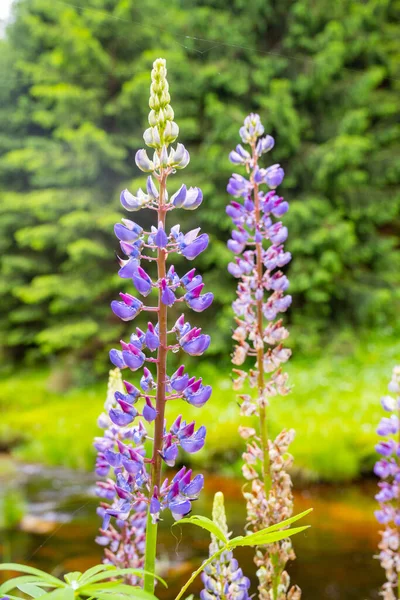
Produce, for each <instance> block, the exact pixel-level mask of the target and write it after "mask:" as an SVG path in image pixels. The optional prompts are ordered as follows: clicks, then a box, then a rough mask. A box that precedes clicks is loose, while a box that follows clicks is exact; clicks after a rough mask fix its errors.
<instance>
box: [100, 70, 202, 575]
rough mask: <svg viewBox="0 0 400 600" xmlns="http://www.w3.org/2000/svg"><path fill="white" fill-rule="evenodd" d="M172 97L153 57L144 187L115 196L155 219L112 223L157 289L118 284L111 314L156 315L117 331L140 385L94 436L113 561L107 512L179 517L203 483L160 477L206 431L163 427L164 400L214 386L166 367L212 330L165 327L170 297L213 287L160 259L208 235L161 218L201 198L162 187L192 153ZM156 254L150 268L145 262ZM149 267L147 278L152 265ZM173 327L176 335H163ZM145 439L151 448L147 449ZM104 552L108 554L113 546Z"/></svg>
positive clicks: (129, 521) (127, 271) (146, 281)
mask: <svg viewBox="0 0 400 600" xmlns="http://www.w3.org/2000/svg"><path fill="white" fill-rule="evenodd" d="M169 98H170V96H169V92H168V83H167V80H166V67H165V61H164V60H162V59H158V60H156V61H155V63H154V66H153V71H152V83H151V88H150V109H151V110H150V114H149V124H150V127H149V128H148V129H147V130H146V131H145V133H144V136H143V137H144V140H145V142H146V144H147V145H148V146H149V147H150V148H152V152H151V155H150V154H149V155H148V154H147V152H146V151H145V150H139V151H138V152H137V153H136V156H135V161H136V164H137V166H138V167H139V169H141V170H142V171H144V172H146V173H148V174H149V176H148V178H147V182H146V189H145V191H143V190H139V191H138V192H137V193H132V192H130V191H128V190H124V191H123V192H122V193H121V204H122V206H123V207H124V208H125V209H126V210H128V211H138V210H140V209H141V208H145V209H147V210H148V211H154V213H155V218H154V222H153V224H152V225H150V227H149V226H148V225H146V227H145V228H142V226H141V225H139V224H137V223H135V222H134V221H130V220H128V219H123V220H122V223H119V224H117V225H116V226H115V234H116V236H117V238H118V239H119V241H120V247H121V251H122V253H123V255H124V256H125V257H126V258H119V267H120V269H119V275H120V277H121V278H123V279H124V282H125V283H127V280H128V279H132V283H133V286H134V288H136V291H137V292H138V294H140V295H141V297H147V296H148V295H149V294H151V292H152V291H153V290H154V292H157V294H158V302H157V303H155V302H153V303H151V302H149V305H147V304H144V303H143V302H142V301H141V300H139V299H138V298H135V296H132V295H131V294H128V293H122V294H121V295H120V296H121V300H120V301H116V300H115V301H114V302H113V303H112V310H113V312H114V314H115V315H117V316H118V317H119V318H121V319H122V320H125V321H130V320H132V319H134V318H135V317H136V316H137V315H138V314H139V313H142V312H147V313H148V314H151V315H154V316H155V317H156V320H152V321H148V322H147V329H144V330H142V329H140V328H136V330H135V331H134V332H132V333H131V335H130V338H129V340H128V341H126V340H125V341H124V340H121V350H119V349H112V350H111V351H110V360H111V362H112V363H113V364H114V365H115V366H116V367H118V368H120V369H130V370H131V371H138V374H137V375H136V382H135V383H136V384H137V386H136V385H134V384H133V383H131V382H128V381H125V382H124V389H123V388H122V389H119V390H117V391H116V392H115V393H114V395H113V398H112V400H111V401H110V402H109V403H108V406H107V414H106V415H103V416H102V418H101V421H102V423H103V424H106V425H107V431H106V432H105V435H104V436H103V438H101V439H100V438H99V439H98V440H96V448H97V450H98V460H97V463H96V470H97V473H98V475H99V476H101V477H107V476H108V477H109V479H108V480H107V481H106V482H100V484H99V485H98V493H99V495H101V496H102V497H103V498H105V499H107V500H108V501H112V504H111V505H110V506H107V505H106V504H104V505H102V506H101V510H100V511H99V514H101V517H102V518H103V531H102V532H101V536H100V539H99V543H104V544H107V549H108V551H109V553H114V554H115V552H114V548H118V550H117V553H116V554H118V556H117V557H116V558H115V557H114V558H113V559H111V558H110V560H115V561H116V560H117V559H118V560H119V558H118V557H119V553H120V551H121V550H122V546H121V544H122V543H123V542H122V540H126V539H127V538H126V537H125V538H123V537H120V538H118V542H119V545H118V544H117V543H115V544H113V543H112V541H111V542H110V543H108V541H109V540H112V535H111V534H110V532H114V530H115V528H114V520H115V524H116V526H121V527H125V529H124V531H125V532H127V534H129V533H131V532H132V530H133V527H134V523H135V522H136V516H135V515H137V514H140V515H141V514H142V512H143V510H145V511H146V512H147V513H148V515H149V516H150V517H151V518H150V519H148V520H147V527H149V528H151V527H153V524H154V523H155V522H156V521H157V520H158V519H159V515H160V512H161V511H164V510H166V509H168V510H170V511H171V513H172V515H173V516H174V518H177V519H178V518H182V516H184V515H186V514H188V513H189V512H190V510H191V507H192V502H193V501H195V500H196V499H197V498H198V496H199V494H200V491H201V489H202V487H203V485H204V479H203V476H202V475H201V474H198V475H196V476H193V474H192V472H191V470H188V469H187V468H186V467H183V468H182V469H181V470H180V471H179V472H178V473H176V474H175V476H174V477H173V478H172V479H167V478H165V475H164V473H163V470H164V467H165V466H167V467H171V466H173V465H174V464H175V462H176V460H177V458H178V456H179V453H180V449H181V450H182V451H183V452H187V453H194V452H198V451H200V450H201V449H202V448H203V446H204V443H205V437H206V429H205V427H204V426H202V425H200V426H198V427H196V426H195V423H194V422H193V423H186V422H185V421H184V420H183V419H182V417H178V418H177V419H175V421H174V422H173V423H172V425H171V426H170V427H169V428H168V415H167V414H166V406H167V405H168V400H170V399H171V400H172V399H173V400H177V399H181V400H183V401H185V402H189V403H191V404H193V406H197V407H200V406H203V405H204V404H205V402H207V400H208V399H209V398H210V395H211V387H210V386H208V385H204V384H203V383H202V381H201V379H197V380H196V378H195V377H190V376H189V375H188V374H187V373H185V372H184V367H183V366H181V367H179V368H178V370H177V371H176V372H175V373H173V374H171V375H169V374H168V373H167V353H168V352H169V351H171V352H176V351H179V350H180V349H182V350H183V351H185V352H186V353H188V354H190V355H192V356H198V355H200V354H202V353H203V352H204V351H205V350H206V349H207V348H208V346H209V344H210V337H209V336H208V335H207V334H205V333H202V332H201V329H199V328H197V327H195V326H194V327H192V326H191V325H190V324H189V323H188V322H187V321H186V320H185V317H184V315H182V316H181V317H180V318H179V319H178V320H177V321H176V323H175V326H174V327H173V328H172V329H170V328H169V327H168V326H167V322H168V314H167V313H168V308H169V307H170V306H172V305H173V304H175V303H176V302H186V303H187V305H188V306H189V307H190V308H192V309H193V310H194V311H196V312H201V311H203V310H205V309H206V308H208V306H210V304H211V302H212V300H213V294H212V293H210V292H205V293H203V287H204V284H203V282H202V278H201V276H200V275H199V274H196V271H195V270H194V269H191V270H190V271H188V272H186V271H187V269H186V270H185V271H184V273H185V272H186V274H184V275H181V274H178V273H177V272H176V270H175V267H174V265H173V264H167V259H169V258H170V257H171V256H173V254H174V253H178V254H181V255H182V256H183V257H185V258H186V259H188V260H193V259H195V258H196V257H197V256H198V255H199V254H200V253H201V252H203V251H204V250H205V249H206V248H207V246H208V241H209V239H208V235H207V234H206V233H201V234H200V229H199V228H196V229H193V230H191V231H189V232H187V233H183V232H181V229H180V226H179V224H175V225H173V226H172V227H171V226H170V224H169V223H168V228H167V226H166V225H167V224H166V221H167V217H168V218H169V216H170V215H171V214H172V211H174V210H175V209H176V208H182V209H186V210H194V209H196V208H197V207H198V206H200V204H201V203H202V200H203V195H202V192H201V190H200V189H199V188H197V187H187V186H186V185H182V186H181V187H180V188H179V190H178V191H177V192H176V193H174V194H173V195H172V196H171V197H169V196H168V193H167V179H168V177H169V176H170V175H171V174H173V173H175V171H176V170H178V169H183V168H184V167H185V166H186V165H187V164H188V163H189V159H190V157H189V153H188V151H187V150H186V148H185V147H184V146H183V145H182V144H179V143H178V144H177V146H176V148H173V147H171V145H170V144H171V143H172V142H174V140H175V139H176V137H177V135H178V132H179V128H178V126H177V125H176V124H175V123H174V121H173V118H174V117H173V111H172V108H171V107H170V104H169ZM154 213H153V214H154ZM149 229H150V230H149ZM152 261H154V262H152ZM154 263H156V264H155V265H154V266H156V267H157V269H153V270H152V268H153V264H154ZM156 271H157V274H156V275H155V276H154V277H153V278H152V277H151V275H150V274H151V273H155V272H156ZM170 336H175V337H176V339H175V340H174V339H171V340H169V337H170ZM155 352H156V353H157V355H156V358H155V357H154V354H153V353H155ZM152 364H153V365H154V371H152V367H151V365H152ZM155 370H156V372H155ZM149 447H150V448H151V456H146V449H147V451H148V448H149ZM138 507H139V508H138ZM138 510H139V513H137V511H138ZM111 519H112V521H111ZM139 520H140V519H139ZM116 539H117V538H116ZM108 556H110V557H111V554H109V555H108ZM151 568H152V567H151Z"/></svg>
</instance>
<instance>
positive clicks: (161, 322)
mask: <svg viewBox="0 0 400 600" xmlns="http://www.w3.org/2000/svg"><path fill="white" fill-rule="evenodd" d="M166 179H167V176H166V175H165V174H164V173H163V172H162V173H161V178H160V197H159V206H158V211H157V217H158V219H157V226H158V224H159V223H160V222H161V223H162V225H163V226H165V215H166V206H165V191H166ZM166 262H167V252H166V251H165V249H163V248H159V249H158V252H157V276H158V281H159V282H160V281H161V279H164V278H165V277H166V270H167V269H166ZM161 293H162V290H161V286H160V287H159V289H158V326H159V338H160V345H159V347H158V352H157V393H156V410H157V416H156V419H155V422H154V441H153V456H152V467H151V483H150V497H151V496H152V495H153V491H154V487H155V486H157V487H158V489H160V484H161V466H162V464H161V455H160V450H161V447H162V440H163V435H164V416H165V382H166V378H167V353H168V349H167V346H168V344H167V331H168V327H167V305H166V304H164V303H163V302H162V301H161ZM156 550H157V523H153V521H152V518H151V515H150V510H149V513H148V515H147V533H146V555H145V567H144V568H145V571H148V573H149V574H146V575H145V578H144V589H145V590H146V591H148V592H153V591H154V582H155V579H154V576H153V575H151V574H152V573H154V572H155V560H156Z"/></svg>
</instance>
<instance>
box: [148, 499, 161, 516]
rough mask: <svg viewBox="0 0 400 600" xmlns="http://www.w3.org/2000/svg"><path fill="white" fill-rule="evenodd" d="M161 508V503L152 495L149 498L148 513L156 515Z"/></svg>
mask: <svg viewBox="0 0 400 600" xmlns="http://www.w3.org/2000/svg"><path fill="white" fill-rule="evenodd" d="M160 510H161V504H160V501H159V499H158V498H156V497H155V496H152V498H151V500H150V514H152V515H157V514H158V513H159V512H160Z"/></svg>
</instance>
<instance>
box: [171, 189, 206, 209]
mask: <svg viewBox="0 0 400 600" xmlns="http://www.w3.org/2000/svg"><path fill="white" fill-rule="evenodd" d="M202 201H203V193H202V191H201V189H200V188H198V187H195V188H193V187H190V188H189V189H188V190H187V191H186V195H185V199H184V201H183V202H182V203H181V205H180V207H181V208H184V209H185V210H195V209H196V208H198V207H199V206H200V204H201V203H202ZM175 206H176V205H175Z"/></svg>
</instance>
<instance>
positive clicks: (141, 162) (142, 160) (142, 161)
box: [135, 149, 155, 173]
mask: <svg viewBox="0 0 400 600" xmlns="http://www.w3.org/2000/svg"><path fill="white" fill-rule="evenodd" d="M135 163H136V165H137V166H138V168H139V169H140V170H141V171H144V172H145V173H148V172H149V171H154V169H155V166H154V163H153V162H152V161H151V160H150V159H149V157H148V156H147V152H146V150H144V149H141V150H138V151H137V152H136V154H135Z"/></svg>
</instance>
